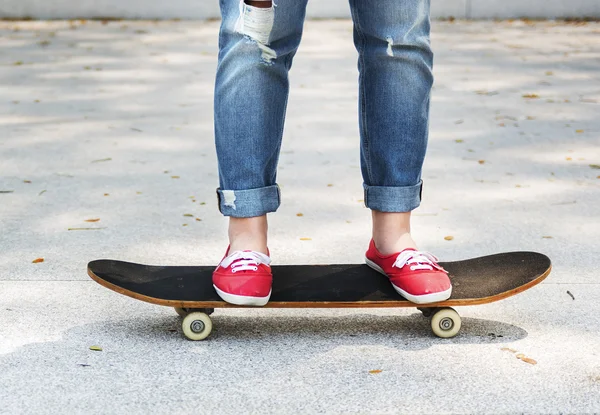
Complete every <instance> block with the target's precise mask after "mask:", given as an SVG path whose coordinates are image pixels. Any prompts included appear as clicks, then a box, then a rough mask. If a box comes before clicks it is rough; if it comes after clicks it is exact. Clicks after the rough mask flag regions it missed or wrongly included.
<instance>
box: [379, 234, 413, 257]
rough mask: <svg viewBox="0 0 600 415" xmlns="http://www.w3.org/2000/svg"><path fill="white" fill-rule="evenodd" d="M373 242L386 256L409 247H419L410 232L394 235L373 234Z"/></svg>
mask: <svg viewBox="0 0 600 415" xmlns="http://www.w3.org/2000/svg"><path fill="white" fill-rule="evenodd" d="M373 242H374V243H375V248H377V251H379V253H380V254H381V255H384V256H387V255H392V254H396V253H398V252H401V251H403V250H405V249H407V248H413V249H418V248H417V244H416V242H415V241H414V240H413V238H412V236H411V235H410V233H404V234H402V235H399V236H393V237H390V236H388V235H373Z"/></svg>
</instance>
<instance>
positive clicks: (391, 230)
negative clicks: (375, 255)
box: [372, 210, 417, 255]
mask: <svg viewBox="0 0 600 415" xmlns="http://www.w3.org/2000/svg"><path fill="white" fill-rule="evenodd" d="M410 216H411V213H410V212H393V213H389V212H379V211H375V210H374V211H373V212H372V217H373V241H374V242H375V247H376V248H377V250H378V251H379V252H380V253H381V254H382V255H391V254H394V253H397V252H400V251H402V250H404V249H406V248H414V249H417V245H416V243H415V241H414V240H413V239H412V236H411V234H410Z"/></svg>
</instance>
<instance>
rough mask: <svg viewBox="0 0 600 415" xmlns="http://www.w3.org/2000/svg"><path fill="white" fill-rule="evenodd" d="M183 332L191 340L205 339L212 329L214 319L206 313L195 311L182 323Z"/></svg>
mask: <svg viewBox="0 0 600 415" xmlns="http://www.w3.org/2000/svg"><path fill="white" fill-rule="evenodd" d="M181 328H182V329H183V334H184V335H185V337H187V338H188V339H190V340H204V339H206V338H207V337H208V335H209V334H210V332H211V331H212V321H211V319H210V317H209V316H208V315H207V314H206V313H201V312H198V311H194V312H192V313H189V314H188V315H187V316H185V317H184V319H183V322H182V323H181Z"/></svg>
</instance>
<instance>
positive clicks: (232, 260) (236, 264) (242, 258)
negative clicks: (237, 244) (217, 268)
mask: <svg viewBox="0 0 600 415" xmlns="http://www.w3.org/2000/svg"><path fill="white" fill-rule="evenodd" d="M270 263H271V258H269V257H268V256H266V255H265V254H262V253H260V252H254V251H236V252H234V253H233V254H231V255H229V256H228V257H227V258H225V259H223V261H221V266H222V267H223V268H228V267H231V272H233V273H235V272H237V271H258V265H260V264H265V265H269V264H270Z"/></svg>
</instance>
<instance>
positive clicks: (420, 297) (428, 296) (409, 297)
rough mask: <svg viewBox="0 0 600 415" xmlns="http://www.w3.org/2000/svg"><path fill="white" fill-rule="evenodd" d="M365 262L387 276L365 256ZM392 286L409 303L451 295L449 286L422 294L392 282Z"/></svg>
mask: <svg viewBox="0 0 600 415" xmlns="http://www.w3.org/2000/svg"><path fill="white" fill-rule="evenodd" d="M365 262H366V264H367V265H368V266H369V267H371V268H373V269H374V270H375V271H377V272H379V273H380V274H383V275H385V276H386V277H387V276H388V275H387V274H386V273H385V271H384V270H383V269H382V268H381V267H380V266H379V265H377V264H376V263H375V262H373V261H371V260H370V259H369V258H366V257H365ZM388 278H389V277H388ZM390 283H391V281H390ZM392 287H394V290H396V292H397V293H398V294H400V295H401V296H402V297H404V298H406V299H407V300H408V301H410V302H411V303H415V304H428V303H437V302H438V301H445V300H447V299H448V298H450V296H451V295H452V287H450V288H449V289H447V290H446V291H441V292H439V293H431V294H422V295H413V294H409V293H407V292H406V291H404V290H403V289H402V288H400V287H397V286H396V285H394V284H393V283H392Z"/></svg>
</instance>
